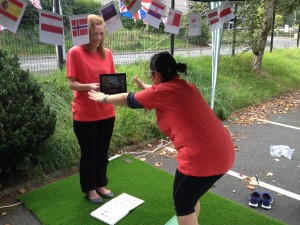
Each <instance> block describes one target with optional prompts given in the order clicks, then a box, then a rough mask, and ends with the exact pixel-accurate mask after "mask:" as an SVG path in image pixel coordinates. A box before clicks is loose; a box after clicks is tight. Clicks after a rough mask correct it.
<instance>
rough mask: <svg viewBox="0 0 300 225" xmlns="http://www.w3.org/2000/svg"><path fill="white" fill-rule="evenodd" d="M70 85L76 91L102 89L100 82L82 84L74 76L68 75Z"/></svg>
mask: <svg viewBox="0 0 300 225" xmlns="http://www.w3.org/2000/svg"><path fill="white" fill-rule="evenodd" d="M68 86H69V88H70V89H71V90H75V91H90V90H94V91H99V90H100V84H99V83H89V84H82V83H80V82H78V81H77V80H76V79H75V78H73V77H68Z"/></svg>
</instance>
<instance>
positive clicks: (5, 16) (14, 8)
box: [0, 0, 27, 33]
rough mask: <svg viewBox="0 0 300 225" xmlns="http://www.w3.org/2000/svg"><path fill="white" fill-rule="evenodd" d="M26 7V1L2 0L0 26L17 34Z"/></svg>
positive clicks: (0, 0) (0, 1) (0, 3)
mask: <svg viewBox="0 0 300 225" xmlns="http://www.w3.org/2000/svg"><path fill="white" fill-rule="evenodd" d="M26 6H27V2H25V1H24V0H0V25H1V26H3V27H5V28H6V29H8V30H10V31H11V32H14V33H16V32H17V29H18V27H19V24H20V21H21V19H22V16H23V13H24V11H25V8H26Z"/></svg>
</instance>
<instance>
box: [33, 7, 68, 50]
mask: <svg viewBox="0 0 300 225" xmlns="http://www.w3.org/2000/svg"><path fill="white" fill-rule="evenodd" d="M39 23H40V42H43V43H47V44H53V45H61V46H64V45H65V43H64V25H63V16H62V15H59V14H56V13H52V12H49V11H46V10H39Z"/></svg>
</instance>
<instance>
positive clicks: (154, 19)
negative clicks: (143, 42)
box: [144, 0, 166, 28]
mask: <svg viewBox="0 0 300 225" xmlns="http://www.w3.org/2000/svg"><path fill="white" fill-rule="evenodd" d="M165 8H166V6H165V5H164V4H162V3H160V2H158V1H156V0H153V1H152V2H151V4H150V6H149V10H148V13H147V14H146V16H145V19H144V23H147V24H149V25H150V26H153V27H155V28H159V24H160V21H161V17H162V16H163V14H164V10H165Z"/></svg>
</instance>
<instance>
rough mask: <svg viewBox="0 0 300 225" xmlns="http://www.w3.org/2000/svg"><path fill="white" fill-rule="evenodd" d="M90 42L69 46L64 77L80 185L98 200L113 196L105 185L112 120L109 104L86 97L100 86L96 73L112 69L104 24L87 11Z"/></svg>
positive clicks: (96, 16)
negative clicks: (68, 91) (71, 96)
mask: <svg viewBox="0 0 300 225" xmlns="http://www.w3.org/2000/svg"><path fill="white" fill-rule="evenodd" d="M88 26H89V35H90V42H89V43H88V44H85V45H80V46H74V47H72V48H71V49H70V50H69V52H68V56H67V65H66V68H67V79H68V85H69V88H70V89H72V90H73V94H74V99H73V102H72V114H73V128H74V132H75V135H76V137H77V140H78V143H79V145H80V150H81V157H80V168H79V174H80V185H81V190H82V192H84V193H85V194H86V198H87V199H88V200H89V201H90V202H92V203H101V202H102V198H101V196H102V197H107V198H112V197H113V193H112V192H111V191H110V190H108V189H107V188H106V185H107V184H108V178H107V176H106V172H107V165H108V149H109V144H110V140H111V137H112V132H113V128H114V122H115V108H114V106H113V105H112V104H99V103H96V102H94V101H91V100H90V99H89V98H88V91H90V90H94V91H99V90H100V84H99V74H110V73H115V72H116V70H115V66H114V62H113V57H112V53H111V51H110V50H109V49H107V48H104V35H105V31H106V30H105V24H104V21H103V19H102V18H101V17H100V16H98V15H93V14H91V15H88Z"/></svg>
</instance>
